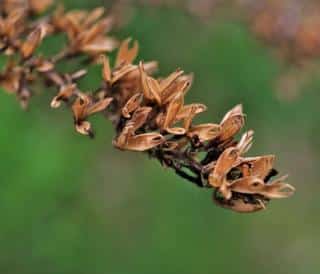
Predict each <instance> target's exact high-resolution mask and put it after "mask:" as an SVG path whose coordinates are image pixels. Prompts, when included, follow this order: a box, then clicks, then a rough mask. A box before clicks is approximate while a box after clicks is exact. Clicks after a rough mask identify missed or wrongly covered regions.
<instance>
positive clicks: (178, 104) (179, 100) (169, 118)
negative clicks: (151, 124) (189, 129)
mask: <svg viewBox="0 0 320 274" xmlns="http://www.w3.org/2000/svg"><path fill="white" fill-rule="evenodd" d="M183 102H184V98H183V94H177V95H176V97H175V98H174V99H173V100H172V101H171V103H170V104H169V106H168V109H167V113H166V116H165V119H164V122H163V125H162V128H163V129H164V130H166V131H167V132H169V133H171V134H176V135H183V134H185V133H186V130H185V129H184V128H171V126H172V125H173V123H174V122H175V120H176V116H177V114H178V113H179V111H180V109H181V108H182V106H183Z"/></svg>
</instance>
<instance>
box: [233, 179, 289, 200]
mask: <svg viewBox="0 0 320 274" xmlns="http://www.w3.org/2000/svg"><path fill="white" fill-rule="evenodd" d="M286 179H287V176H283V177H281V178H279V179H278V180H275V181H274V182H271V183H268V184H265V183H264V181H263V180H261V179H259V178H257V177H254V176H249V177H244V178H241V179H238V180H235V181H234V182H232V184H230V186H229V188H230V190H231V191H234V192H238V193H243V194H260V195H262V196H264V197H266V198H269V199H275V198H287V197H290V196H291V195H292V194H293V193H294V190H295V189H294V187H292V186H291V185H289V184H286V183H283V181H284V180H286Z"/></svg>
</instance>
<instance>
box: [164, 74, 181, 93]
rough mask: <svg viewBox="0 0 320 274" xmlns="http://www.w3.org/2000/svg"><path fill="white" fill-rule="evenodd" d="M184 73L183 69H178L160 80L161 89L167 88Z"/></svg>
mask: <svg viewBox="0 0 320 274" xmlns="http://www.w3.org/2000/svg"><path fill="white" fill-rule="evenodd" d="M183 73H184V71H183V70H181V69H177V70H176V71H174V72H173V73H171V74H170V75H169V76H168V77H167V78H165V79H163V80H162V81H160V90H161V91H164V90H166V89H167V88H168V87H169V86H170V85H171V84H172V83H173V82H174V81H175V80H177V79H178V78H179V77H180V76H181V75H182V74H183Z"/></svg>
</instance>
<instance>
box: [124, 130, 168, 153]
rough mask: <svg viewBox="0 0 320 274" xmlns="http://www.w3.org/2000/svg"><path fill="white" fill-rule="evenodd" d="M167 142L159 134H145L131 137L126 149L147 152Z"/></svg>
mask: <svg viewBox="0 0 320 274" xmlns="http://www.w3.org/2000/svg"><path fill="white" fill-rule="evenodd" d="M163 142H165V138H164V137H163V136H162V135H161V134H158V133H144V134H139V135H135V136H132V137H129V138H128V140H127V144H126V146H125V149H128V150H134V151H146V150H149V149H152V148H154V147H156V146H158V145H160V144H162V143H163Z"/></svg>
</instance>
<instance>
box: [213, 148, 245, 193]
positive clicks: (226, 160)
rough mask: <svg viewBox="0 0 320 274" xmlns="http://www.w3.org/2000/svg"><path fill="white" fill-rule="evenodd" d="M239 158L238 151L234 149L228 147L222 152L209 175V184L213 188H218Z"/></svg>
mask: <svg viewBox="0 0 320 274" xmlns="http://www.w3.org/2000/svg"><path fill="white" fill-rule="evenodd" d="M238 158H239V150H238V149H237V148H235V147H230V148H227V149H226V150H224V152H223V153H222V154H221V155H220V157H219V159H218V160H217V163H216V166H215V168H214V170H213V172H211V173H210V174H209V179H208V181H209V184H210V185H211V186H213V187H220V186H221V185H222V183H223V180H224V178H225V176H226V175H227V174H228V172H229V171H230V170H231V169H232V167H233V166H234V164H235V163H236V162H237V160H238Z"/></svg>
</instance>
